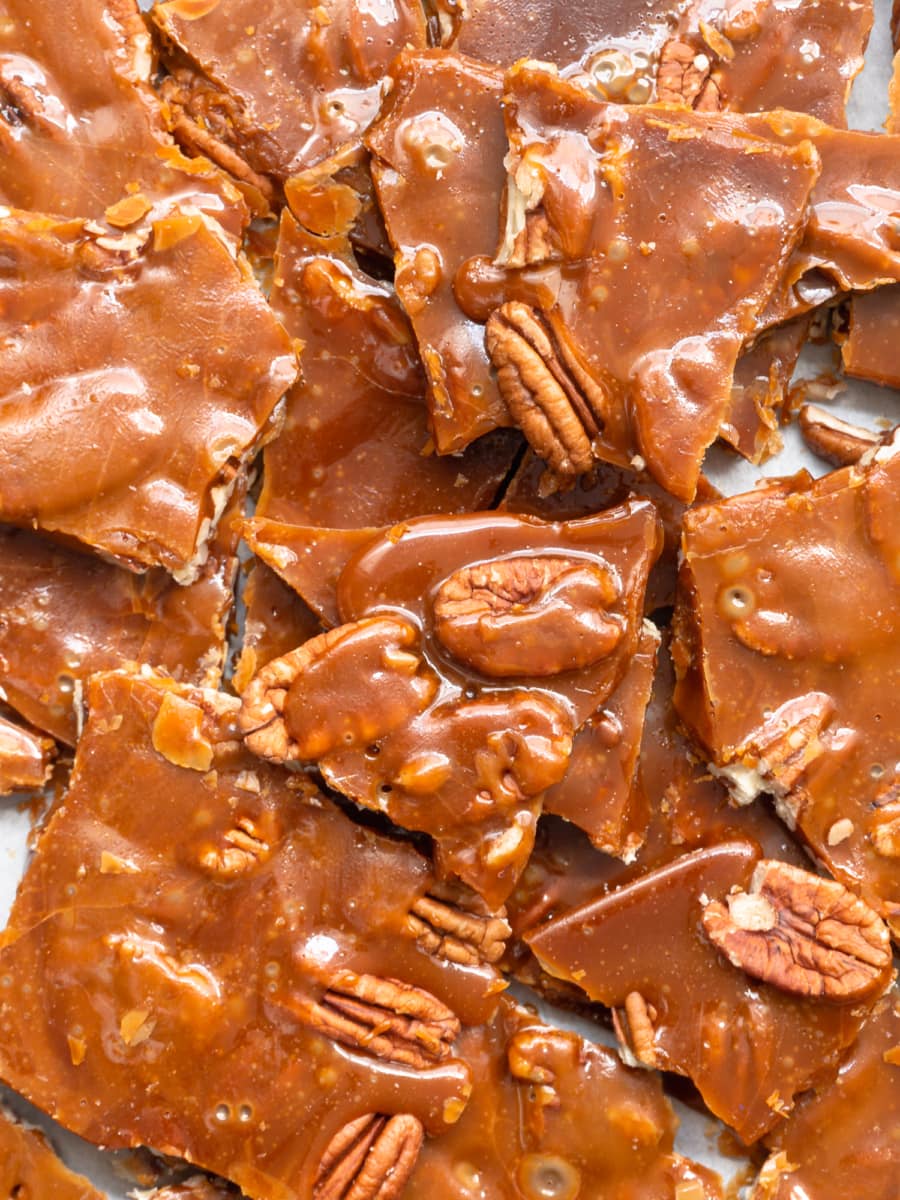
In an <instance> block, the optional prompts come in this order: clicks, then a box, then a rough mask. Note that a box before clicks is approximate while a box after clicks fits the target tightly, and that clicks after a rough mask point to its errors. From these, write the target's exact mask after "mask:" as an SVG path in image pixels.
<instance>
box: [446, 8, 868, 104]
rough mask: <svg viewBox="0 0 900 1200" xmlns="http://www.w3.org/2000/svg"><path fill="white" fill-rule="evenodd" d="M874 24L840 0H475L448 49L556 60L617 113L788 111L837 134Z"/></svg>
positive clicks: (491, 57) (488, 56) (500, 59)
mask: <svg viewBox="0 0 900 1200" xmlns="http://www.w3.org/2000/svg"><path fill="white" fill-rule="evenodd" d="M871 25H872V5H871V3H860V4H854V5H852V6H850V7H848V6H847V5H846V4H844V3H842V0H823V2H821V3H818V4H795V3H793V2H792V0H755V2H753V3H749V4H748V3H744V2H742V0H727V2H726V3H722V0H694V2H693V3H690V4H687V5H678V4H672V3H668V4H652V5H651V4H647V3H645V2H644V0H629V2H626V3H623V2H622V0H601V2H600V3H597V2H596V0H595V2H593V3H585V2H584V0H581V2H575V3H570V4H566V5H559V4H557V3H555V2H554V0H524V2H522V0H516V2H515V3H513V2H511V0H471V2H470V3H469V4H467V5H466V6H465V10H464V12H463V14H462V19H461V21H460V22H459V30H458V33H457V36H456V38H455V40H454V41H453V43H452V44H453V46H454V48H455V49H458V50H460V51H461V52H462V53H464V54H471V55H472V56H473V57H475V58H482V59H485V60H487V61H488V62H496V63H502V64H504V65H506V66H509V65H511V64H513V63H514V62H516V61H517V60H518V59H521V58H531V59H539V60H541V61H545V62H546V61H550V62H553V63H555V64H556V65H557V67H559V68H560V69H561V72H562V74H564V75H568V76H573V77H574V78H576V79H577V81H578V83H579V84H580V85H581V86H583V87H588V88H590V89H591V90H592V91H593V92H595V94H597V95H599V96H601V97H602V98H603V99H607V100H613V101H615V102H617V103H620V104H645V103H647V102H648V101H650V100H658V101H663V102H665V103H669V104H680V105H685V106H688V107H693V108H706V109H712V110H713V111H715V109H717V108H728V109H733V110H736V111H738V112H760V111H763V110H768V109H777V108H789V109H794V110H797V111H799V112H809V113H812V114H813V115H814V116H817V117H820V118H821V119H822V120H825V121H830V122H831V123H832V124H835V125H842V124H843V123H844V106H845V103H846V100H847V95H848V93H849V90H850V85H851V83H852V81H853V78H854V76H855V75H856V74H857V72H858V71H859V69H860V67H861V66H862V55H863V50H864V48H865V44H866V40H867V38H868V35H869V30H870V28H871Z"/></svg>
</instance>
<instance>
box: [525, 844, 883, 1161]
mask: <svg viewBox="0 0 900 1200" xmlns="http://www.w3.org/2000/svg"><path fill="white" fill-rule="evenodd" d="M777 866H778V868H780V869H781V871H782V872H785V871H789V872H793V874H792V876H791V878H790V880H789V882H788V883H787V884H786V885H785V893H784V895H785V902H786V904H787V905H788V906H789V908H790V909H791V910H793V911H794V912H795V913H796V914H797V915H798V917H799V915H800V914H803V915H804V916H805V917H806V919H807V920H810V921H812V922H814V921H815V920H816V919H818V918H821V920H822V925H823V926H824V925H827V924H828V923H829V921H831V928H830V933H831V937H829V938H828V940H827V943H826V942H825V940H824V939H823V941H822V942H820V943H817V947H818V948H819V949H820V951H821V953H820V955H819V956H818V957H816V956H811V958H810V961H809V962H808V963H807V964H806V970H807V971H808V973H809V977H808V978H807V979H806V980H805V981H804V982H803V983H802V984H798V982H797V980H796V979H795V978H794V976H793V974H792V972H791V970H790V969H789V964H790V963H791V961H792V956H794V955H797V956H803V955H804V954H805V953H806V951H807V945H808V938H809V934H808V933H807V932H806V931H805V930H804V928H803V926H802V923H801V921H800V920H799V919H798V920H797V921H796V922H795V923H791V921H790V920H785V921H783V922H782V923H781V924H779V926H778V929H777V931H776V930H774V929H773V930H770V931H768V933H766V932H765V931H763V930H762V929H760V930H759V931H758V932H757V933H756V934H754V935H753V936H754V937H760V936H761V937H762V938H763V939H764V940H766V942H767V947H766V950H765V951H764V952H763V955H762V957H765V956H768V957H769V960H770V964H769V965H770V967H771V970H770V972H769V976H768V978H769V982H767V983H762V982H759V978H760V976H761V975H762V974H763V972H762V971H760V970H756V971H753V972H752V973H751V972H748V971H747V970H746V966H747V965H750V966H753V965H755V963H753V962H751V961H749V960H752V959H753V947H752V946H747V945H743V946H741V947H740V948H738V949H737V950H736V952H735V954H734V955H733V957H734V959H735V960H736V961H737V962H739V963H740V966H736V965H733V964H732V962H731V961H729V958H727V957H725V956H724V955H723V954H720V953H719V952H718V950H717V949H716V945H715V943H714V941H713V940H711V939H710V938H709V937H708V935H707V932H706V931H707V930H708V929H709V918H708V916H707V914H709V913H710V906H711V905H715V904H717V903H718V904H720V905H724V904H725V903H726V898H727V899H729V900H731V902H732V904H736V903H737V902H736V901H735V900H734V896H735V895H736V894H737V893H736V892H735V889H743V890H744V891H746V890H747V889H748V887H751V886H752V884H751V879H752V877H753V875H754V871H755V870H758V869H759V851H758V849H757V848H756V847H755V846H753V845H752V844H751V843H748V842H724V843H721V844H719V845H717V846H715V847H711V848H708V849H703V850H699V851H694V852H693V853H691V854H688V855H685V856H684V857H682V858H679V859H675V860H674V861H673V862H671V863H669V864H668V865H666V866H663V867H660V868H658V869H657V870H655V871H652V872H650V873H649V874H647V875H643V876H641V877H639V878H638V879H636V880H635V881H634V882H631V883H628V884H625V885H624V886H623V887H620V888H618V889H617V890H615V891H612V892H610V893H609V894H608V895H606V896H603V897H602V898H600V899H598V900H596V901H594V902H593V903H590V904H587V905H585V906H583V907H582V908H578V909H575V910H573V911H571V912H569V913H567V914H565V915H563V916H561V917H558V918H556V919H554V920H552V921H550V922H548V923H547V924H546V925H544V926H542V927H540V928H538V929H537V930H536V931H535V932H533V933H531V934H529V935H528V936H527V939H526V940H527V942H528V944H529V945H530V947H531V949H532V950H533V951H534V952H535V954H536V955H537V957H538V959H539V960H540V962H541V964H542V965H543V966H544V968H545V969H547V970H549V971H550V972H551V973H552V974H555V975H559V976H561V977H562V978H564V979H567V980H569V981H570V982H574V983H576V984H577V985H578V986H579V987H581V988H582V989H583V990H584V991H585V992H586V993H587V994H588V996H590V997H591V998H592V999H594V1000H600V1001H602V1002H603V1003H604V1004H607V1005H609V1006H611V1007H612V1008H614V1009H615V1012H616V1029H617V1033H618V1035H619V1038H620V1041H621V1042H622V1045H623V1047H624V1049H625V1050H626V1051H627V1052H629V1053H630V1054H631V1055H632V1056H633V1057H634V1058H635V1059H636V1060H637V1061H638V1062H639V1063H643V1064H644V1065H645V1066H650V1067H658V1068H662V1069H664V1070H670V1071H677V1072H679V1073H681V1074H685V1075H688V1076H689V1077H690V1078H691V1079H692V1080H693V1082H694V1083H695V1085H696V1086H697V1088H698V1089H699V1091H700V1093H701V1095H702V1096H703V1099H704V1100H705V1102H706V1104H707V1105H708V1107H709V1108H710V1109H711V1110H712V1111H713V1112H714V1113H715V1114H716V1115H717V1116H719V1117H721V1118H722V1120H724V1121H725V1122H726V1123H727V1124H729V1125H731V1126H732V1127H733V1128H734V1129H735V1130H736V1132H737V1133H738V1134H739V1135H740V1137H741V1138H743V1139H744V1140H745V1141H747V1142H750V1141H753V1140H755V1139H756V1138H758V1137H760V1136H761V1135H762V1134H764V1133H766V1132H767V1131H768V1130H769V1129H771V1128H772V1127H773V1126H774V1125H775V1124H776V1122H777V1121H778V1119H779V1117H780V1116H781V1115H783V1113H785V1112H787V1111H788V1110H789V1109H790V1107H791V1105H792V1103H793V1098H794V1096H795V1095H796V1094H797V1093H798V1092H801V1091H803V1090H804V1089H805V1088H807V1087H809V1086H811V1085H813V1084H815V1083H816V1082H817V1081H819V1080H822V1079H825V1078H827V1076H828V1074H829V1071H830V1070H832V1069H833V1068H834V1067H835V1066H836V1065H837V1063H838V1061H839V1057H840V1054H841V1052H842V1051H843V1050H844V1049H845V1048H846V1047H847V1046H848V1045H849V1044H850V1043H851V1042H852V1041H853V1039H854V1038H855V1037H856V1034H857V1033H858V1031H859V1028H860V1026H861V1024H862V1022H863V1019H864V1017H865V1015H866V1007H865V1006H864V1005H862V1004H860V1002H859V993H858V992H854V993H852V994H850V995H844V996H842V997H836V996H835V997H830V998H829V999H822V998H820V997H821V996H822V991H823V989H822V988H821V987H819V986H818V985H817V984H816V983H815V981H814V977H815V975H817V974H825V975H837V974H840V973H841V972H842V971H843V970H844V969H845V965H846V964H845V959H846V957H847V956H848V949H849V946H855V939H856V938H857V936H858V931H859V924H858V923H857V914H856V913H855V912H853V914H852V916H851V917H850V919H849V921H848V923H847V924H844V921H843V916H844V915H845V913H846V912H849V911H850V909H852V897H849V894H846V893H845V895H846V896H847V904H846V905H845V907H844V909H843V910H842V909H841V908H840V906H836V905H834V904H830V906H828V907H826V909H825V910H823V911H820V910H819V909H818V908H817V907H816V905H817V900H818V899H819V893H818V891H817V888H818V885H820V884H821V883H823V881H822V880H820V879H819V878H818V876H815V875H812V874H810V873H809V872H807V871H802V870H799V869H797V868H789V867H784V866H783V864H777ZM832 886H836V887H838V886H840V885H832ZM842 891H843V889H842ZM856 903H857V904H861V902H860V901H856ZM862 908H863V909H865V913H866V915H865V923H867V924H868V923H870V922H871V923H872V924H873V925H874V927H875V928H876V929H877V930H878V938H879V940H880V939H882V938H886V931H885V929H884V926H883V924H882V923H881V922H880V921H879V919H878V918H877V917H876V916H875V914H874V913H873V912H871V910H868V909H866V906H864V905H862ZM742 915H744V914H742ZM703 918H706V919H703ZM746 920H747V923H751V918H750V917H747V918H746ZM755 924H757V925H758V926H762V925H763V924H764V922H762V921H758V922H755ZM842 937H843V940H842ZM782 946H786V947H787V950H786V954H785V957H784V958H782V959H781V960H780V969H779V953H780V951H781V947H782ZM891 975H892V969H891V962H890V955H889V953H888V955H887V960H886V961H885V960H884V956H883V955H882V957H881V958H880V959H879V967H878V978H877V985H872V986H869V988H868V997H869V1003H870V1004H871V1002H872V999H873V991H874V992H875V996H876V997H877V994H878V990H879V989H880V990H881V991H884V989H885V988H886V987H887V986H888V985H889V982H890V979H891ZM801 992H802V994H801ZM854 1001H856V1003H854Z"/></svg>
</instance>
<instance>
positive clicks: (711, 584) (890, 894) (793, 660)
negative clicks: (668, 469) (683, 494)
mask: <svg viewBox="0 0 900 1200" xmlns="http://www.w3.org/2000/svg"><path fill="white" fill-rule="evenodd" d="M898 486H900V454H898V453H897V439H896V437H895V439H894V441H893V442H892V443H891V444H890V445H888V446H883V447H881V448H879V449H876V450H875V451H874V452H872V453H870V454H869V455H867V456H866V457H865V458H864V459H863V460H862V462H861V463H860V465H859V466H853V467H847V468H844V469H843V470H840V471H834V472H832V473H831V474H830V475H826V476H824V477H823V478H822V479H819V480H816V481H813V480H811V479H810V478H809V477H808V476H807V475H805V473H804V474H801V475H799V476H797V477H796V478H795V479H793V480H781V481H778V480H774V481H768V482H767V483H766V485H765V486H762V487H760V488H759V489H758V490H757V491H754V492H749V493H747V494H745V495H741V496H734V497H731V498H730V499H728V500H723V501H722V502H720V503H716V504H709V505H702V506H699V507H697V508H696V509H694V510H692V511H691V512H689V513H687V514H686V516H685V527H684V562H683V567H682V574H681V592H680V597H679V601H678V606H677V608H676V614H675V631H676V638H675V641H674V644H673V652H674V655H675V661H676V666H677V669H678V673H679V682H678V686H677V688H676V692H675V703H676V706H677V708H678V711H679V713H680V715H681V717H682V719H683V721H684V722H685V724H686V725H687V727H688V729H689V730H690V732H691V734H692V736H693V737H694V738H695V739H696V740H697V742H698V743H699V744H700V745H702V746H703V748H704V750H705V751H706V753H707V754H708V755H709V757H710V758H711V759H712V761H713V763H714V764H715V767H716V769H717V770H718V771H719V772H720V773H721V774H722V776H723V778H724V779H725V780H726V781H727V782H728V784H729V786H730V787H731V789H732V792H733V794H734V796H735V797H736V799H737V800H738V801H739V802H747V801H749V800H751V799H753V797H754V796H755V795H757V794H758V793H760V792H769V793H772V794H773V795H774V796H775V798H776V803H777V805H778V808H779V812H780V813H781V815H782V816H783V817H784V819H785V820H786V821H787V822H788V824H789V825H790V826H791V828H794V827H796V829H797V832H798V834H799V835H800V836H801V837H802V838H803V840H804V841H805V842H806V843H807V844H808V845H809V847H810V848H811V849H812V851H813V853H814V854H815V856H816V858H817V859H818V860H819V861H821V862H823V863H825V864H826V866H827V867H828V869H829V871H831V873H832V874H833V875H835V876H836V877H837V878H838V879H840V880H841V881H842V882H843V883H845V884H847V885H848V886H849V887H851V888H853V889H854V890H856V891H858V892H860V894H861V895H862V896H863V898H864V899H866V900H867V901H868V903H870V904H871V905H873V906H874V907H875V908H877V909H878V911H880V912H881V913H882V915H883V916H885V918H886V919H887V920H888V922H889V924H891V925H892V928H893V929H894V932H895V933H896V932H897V931H898V930H900V916H898V914H900V885H898V873H897V860H898V857H900V834H898V830H900V802H898V796H897V772H898V742H897V733H896V731H897V728H898V723H900V708H898V703H900V701H898V695H900V689H898V683H900V630H898V622H900V606H898V603H897V594H898V593H897V589H898V578H900V576H898V558H897V549H898V547H897V535H896V529H895V524H896V523H895V520H894V517H895V514H896V507H897V494H898ZM836 613H840V614H841V616H840V620H836V617H835V614H836Z"/></svg>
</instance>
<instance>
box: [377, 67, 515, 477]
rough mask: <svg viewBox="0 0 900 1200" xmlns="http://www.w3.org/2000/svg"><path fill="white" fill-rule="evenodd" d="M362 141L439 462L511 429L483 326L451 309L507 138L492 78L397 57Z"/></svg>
mask: <svg viewBox="0 0 900 1200" xmlns="http://www.w3.org/2000/svg"><path fill="white" fill-rule="evenodd" d="M391 78H392V80H393V87H392V90H391V93H390V95H389V97H388V100H387V103H386V104H385V106H384V109H383V110H382V114H381V116H380V117H379V120H378V122H377V123H376V125H375V126H374V127H373V128H372V129H371V130H370V131H369V134H368V136H367V139H366V142H367V145H368V146H369V148H370V150H371V151H372V154H373V156H374V158H373V162H372V174H373V176H374V179H375V186H376V190H377V194H378V200H379V203H380V204H381V209H382V212H383V213H384V219H385V223H386V225H387V231H388V235H389V237H390V239H391V244H392V245H393V247H394V261H395V264H396V268H397V271H396V278H395V284H396V288H397V296H398V298H399V300H400V303H401V304H402V305H403V307H404V308H405V309H406V312H407V313H408V315H409V319H410V322H411V324H412V328H413V331H414V333H415V335H416V340H417V341H418V344H419V352H420V354H421V356H422V364H423V366H424V368H425V374H426V377H427V380H428V403H429V409H430V413H431V427H432V430H433V433H434V440H435V444H436V446H437V448H438V451H439V452H440V453H441V454H447V453H450V452H452V451H456V450H461V449H463V448H464V447H465V446H467V445H468V444H469V443H470V442H471V441H473V440H474V439H475V438H477V437H479V436H480V435H481V434H483V433H487V432H489V431H490V430H492V429H494V428H496V427H497V426H498V425H509V424H510V419H509V414H508V413H507V411H506V407H505V405H504V403H503V400H502V399H501V397H500V393H499V392H498V390H497V383H496V380H495V379H494V376H493V373H492V371H491V364H490V361H489V360H488V356H487V353H486V351H485V347H484V319H485V318H484V317H482V318H481V319H480V320H473V319H470V317H469V316H468V315H467V312H466V311H465V306H463V307H462V308H461V302H460V300H459V299H458V281H459V279H460V277H461V276H462V277H463V278H464V276H465V267H466V264H467V263H468V262H469V261H470V260H472V259H475V258H476V257H477V256H484V255H488V256H490V255H493V252H494V248H495V246H496V243H497V230H498V223H499V211H500V198H501V196H502V193H503V187H504V183H505V178H506V176H505V172H504V169H503V156H504V154H505V153H506V135H505V133H504V128H503V113H502V110H501V107H500V100H501V96H502V92H503V76H502V74H501V73H500V72H499V71H498V70H497V69H496V68H495V67H491V66H487V65H485V64H483V63H478V62H474V61H472V60H471V59H466V58H462V57H460V56H458V55H452V54H444V53H442V52H440V51H432V52H429V53H424V54H403V55H402V56H401V57H400V58H399V59H398V60H397V62H396V63H395V64H394V65H393V67H392V68H391Z"/></svg>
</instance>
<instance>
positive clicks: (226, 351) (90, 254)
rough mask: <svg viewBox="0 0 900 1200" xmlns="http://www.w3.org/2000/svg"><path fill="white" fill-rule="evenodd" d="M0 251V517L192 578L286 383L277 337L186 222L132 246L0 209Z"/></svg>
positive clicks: (269, 318) (255, 297)
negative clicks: (0, 212)
mask: <svg viewBox="0 0 900 1200" xmlns="http://www.w3.org/2000/svg"><path fill="white" fill-rule="evenodd" d="M0 257H2V261H3V268H2V273H0V339H2V343H3V345H4V346H5V347H6V348H7V354H5V355H4V356H3V364H2V367H0V396H2V414H0V519H2V520H5V521H9V522H12V523H13V524H17V525H25V526H32V525H34V526H39V527H40V528H41V529H43V530H45V531H47V532H51V533H55V534H58V535H62V536H65V537H66V538H69V539H77V540H78V541H79V542H81V543H83V544H84V545H85V546H87V547H90V548H92V549H94V550H97V551H99V552H100V553H102V554H103V555H105V556H107V557H113V558H115V559H117V560H118V561H120V562H122V563H123V564H124V565H126V566H128V567H130V568H131V569H133V570H145V569H146V568H147V567H150V566H162V567H165V568H166V570H168V571H169V572H171V573H172V574H173V575H175V576H176V578H178V580H179V581H180V582H182V583H188V582H191V581H192V580H194V579H196V578H197V576H198V574H199V571H200V568H201V566H202V563H203V561H204V559H205V555H206V552H207V544H208V541H209V537H210V534H211V532H212V531H213V530H214V528H215V524H216V522H217V521H218V519H219V516H220V515H221V512H222V509H223V508H224V504H225V501H226V499H227V496H228V494H229V491H230V490H231V489H232V488H233V486H234V481H235V476H236V472H237V471H238V469H239V468H240V466H241V464H242V463H244V462H245V461H246V460H247V459H248V458H249V457H250V456H252V455H253V454H254V453H255V451H256V449H257V448H258V446H259V444H260V442H261V441H262V440H264V439H265V438H266V437H270V436H271V435H272V433H273V432H274V428H273V425H272V422H273V414H276V413H277V408H276V406H277V405H278V402H279V400H280V399H281V396H282V394H283V393H284V391H285V390H286V389H287V388H288V387H289V386H290V384H291V383H292V382H293V381H294V378H295V376H296V359H295V355H294V353H293V350H292V348H291V345H290V342H289V340H288V338H287V335H286V334H285V333H284V331H283V330H282V329H281V327H280V326H279V324H278V323H277V321H276V320H275V318H274V317H273V315H272V313H271V312H270V310H269V308H268V306H267V305H266V303H265V301H264V299H263V297H262V295H261V294H260V293H259V291H258V289H257V288H256V286H255V284H253V282H252V281H251V280H250V279H249V278H248V277H247V273H246V270H245V268H244V267H243V266H242V264H241V263H239V262H236V261H235V260H234V258H233V257H232V255H231V254H230V253H229V251H228V249H227V248H226V246H225V245H224V244H223V242H222V239H221V237H220V236H218V235H217V233H216V232H215V231H214V229H213V228H212V227H211V226H210V225H208V224H207V223H206V221H205V220H204V219H203V218H202V217H201V216H200V215H199V214H196V213H193V214H188V213H176V214H173V215H170V216H168V217H165V218H162V219H160V220H159V221H156V222H154V224H153V227H152V230H151V231H150V233H149V235H147V236H146V238H145V237H144V236H143V235H142V236H139V237H137V238H134V239H133V238H131V237H130V236H129V235H128V234H127V233H126V234H122V235H118V236H115V237H112V236H108V235H104V234H102V232H101V233H97V232H95V231H94V230H93V227H92V226H91V225H90V224H89V223H85V222H83V221H75V220H73V221H68V222H63V221H56V220H54V219H52V218H47V217H35V216H30V215H29V214H26V213H16V214H13V215H7V216H6V217H5V218H3V219H2V220H0ZM13 348H14V350H15V352H14V353H12V352H11V351H12V350H13ZM61 455H65V458H66V463H67V469H66V470H65V471H61V470H60V465H59V464H60V461H61V460H60V456H61Z"/></svg>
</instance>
